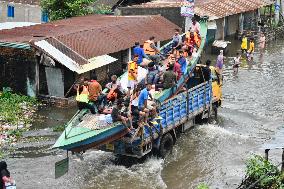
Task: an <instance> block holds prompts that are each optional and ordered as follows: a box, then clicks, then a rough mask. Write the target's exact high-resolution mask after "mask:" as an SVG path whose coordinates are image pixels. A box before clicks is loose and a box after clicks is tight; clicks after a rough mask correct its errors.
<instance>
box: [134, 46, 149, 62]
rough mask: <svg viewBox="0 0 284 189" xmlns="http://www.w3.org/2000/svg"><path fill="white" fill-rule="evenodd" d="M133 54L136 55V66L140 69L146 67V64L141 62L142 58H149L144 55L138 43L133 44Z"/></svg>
mask: <svg viewBox="0 0 284 189" xmlns="http://www.w3.org/2000/svg"><path fill="white" fill-rule="evenodd" d="M133 54H137V55H138V60H137V64H138V65H139V66H141V67H145V66H147V62H146V61H143V59H144V58H149V57H148V56H147V55H146V54H145V51H144V49H143V48H141V46H140V43H139V42H135V47H134V49H133Z"/></svg>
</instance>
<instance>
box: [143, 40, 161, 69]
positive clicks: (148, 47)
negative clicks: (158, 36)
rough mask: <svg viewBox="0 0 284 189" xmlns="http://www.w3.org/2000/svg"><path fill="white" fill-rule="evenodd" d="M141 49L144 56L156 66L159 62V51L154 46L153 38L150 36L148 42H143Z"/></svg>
mask: <svg viewBox="0 0 284 189" xmlns="http://www.w3.org/2000/svg"><path fill="white" fill-rule="evenodd" d="M143 49H144V52H145V54H146V55H147V56H148V57H149V58H150V59H151V60H152V61H153V62H154V63H155V64H158V63H159V62H160V60H161V57H160V55H159V53H160V50H159V48H158V47H157V46H156V45H155V37H154V36H152V37H150V38H149V40H147V41H145V42H144V45H143Z"/></svg>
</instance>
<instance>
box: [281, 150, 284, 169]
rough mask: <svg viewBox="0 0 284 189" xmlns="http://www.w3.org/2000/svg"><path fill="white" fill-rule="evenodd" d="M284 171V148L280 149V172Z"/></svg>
mask: <svg viewBox="0 0 284 189" xmlns="http://www.w3.org/2000/svg"><path fill="white" fill-rule="evenodd" d="M283 171H284V148H282V165H281V172H283Z"/></svg>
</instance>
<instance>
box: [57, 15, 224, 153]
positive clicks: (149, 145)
mask: <svg viewBox="0 0 284 189" xmlns="http://www.w3.org/2000/svg"><path fill="white" fill-rule="evenodd" d="M200 24H201V32H200V35H201V45H200V47H199V49H198V52H197V55H198V56H195V57H192V59H191V60H190V62H189V64H188V67H187V71H186V74H184V75H183V76H182V77H181V78H180V79H179V81H178V83H177V84H176V85H175V86H174V87H172V88H170V89H165V90H163V91H160V92H155V94H154V95H153V98H154V100H155V103H156V105H157V110H158V114H159V116H158V117H159V119H156V121H155V122H154V123H148V124H145V125H143V126H142V127H138V128H137V129H135V130H134V131H132V132H130V131H129V129H128V128H127V127H126V126H125V125H123V124H122V123H120V122H116V123H112V122H111V119H110V114H106V115H105V114H104V115H103V114H101V115H92V114H91V113H90V112H89V110H85V109H84V110H81V111H78V112H77V113H76V114H75V115H74V116H73V118H72V119H71V120H70V121H69V122H68V123H67V124H66V128H65V130H64V132H63V133H62V134H61V136H60V137H59V139H58V140H57V141H56V143H55V144H54V146H53V148H60V149H63V150H67V151H72V152H73V153H80V152H85V151H86V150H88V149H94V148H95V149H99V150H103V151H108V152H113V153H114V154H116V155H120V156H128V157H135V158H142V157H144V156H145V155H147V154H149V153H150V152H152V151H156V152H158V154H159V155H160V156H161V157H165V156H166V155H167V154H169V152H170V151H171V149H172V148H173V145H174V144H175V142H176V140H177V138H178V136H179V135H180V133H183V132H185V131H186V130H188V129H190V128H191V127H192V126H194V124H195V121H196V120H200V119H204V118H206V119H208V118H209V117H210V116H211V115H212V114H215V116H217V109H218V107H219V106H220V105H221V99H222V81H221V80H220V77H218V74H217V73H216V71H215V68H214V67H210V69H211V75H212V79H210V80H209V81H206V80H205V79H204V75H203V71H202V70H203V67H204V65H201V64H198V62H199V60H200V57H201V54H202V51H203V49H204V45H205V41H206V33H207V22H206V19H204V20H201V22H200ZM170 45H171V44H170V43H168V44H166V45H165V46H164V47H163V48H162V49H161V51H163V49H164V50H165V49H168V47H169V46H170ZM125 78H127V73H125V74H124V76H122V77H120V80H121V81H123V79H125ZM124 83H125V82H124Z"/></svg>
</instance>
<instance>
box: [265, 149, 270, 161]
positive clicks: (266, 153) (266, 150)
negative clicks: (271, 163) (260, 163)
mask: <svg viewBox="0 0 284 189" xmlns="http://www.w3.org/2000/svg"><path fill="white" fill-rule="evenodd" d="M269 150H270V149H265V160H266V161H268V152H269Z"/></svg>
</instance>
